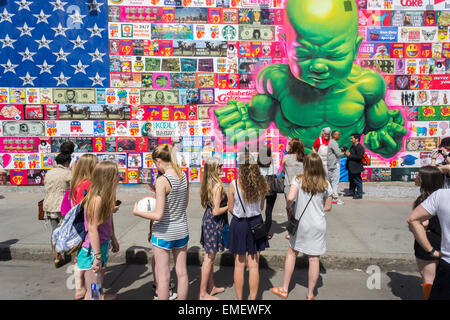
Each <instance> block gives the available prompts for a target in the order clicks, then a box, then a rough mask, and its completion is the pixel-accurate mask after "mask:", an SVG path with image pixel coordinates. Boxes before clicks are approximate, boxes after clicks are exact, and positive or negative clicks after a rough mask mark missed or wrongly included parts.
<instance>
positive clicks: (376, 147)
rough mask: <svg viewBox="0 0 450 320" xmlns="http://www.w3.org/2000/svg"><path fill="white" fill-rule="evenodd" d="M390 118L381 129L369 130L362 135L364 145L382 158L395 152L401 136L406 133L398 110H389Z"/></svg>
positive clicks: (391, 155)
mask: <svg viewBox="0 0 450 320" xmlns="http://www.w3.org/2000/svg"><path fill="white" fill-rule="evenodd" d="M389 116H390V120H389V122H388V123H387V124H386V125H385V126H384V127H383V128H381V129H378V130H376V131H370V132H369V133H367V134H366V135H365V137H364V146H365V147H366V148H367V149H369V150H371V151H373V152H374V153H378V154H379V155H381V156H383V157H384V158H390V157H393V156H395V155H396V154H397V152H399V151H400V149H401V147H402V140H403V137H404V136H405V135H406V134H407V133H408V131H407V130H406V128H405V127H404V124H405V120H404V119H403V117H402V114H401V113H400V110H397V109H396V110H389Z"/></svg>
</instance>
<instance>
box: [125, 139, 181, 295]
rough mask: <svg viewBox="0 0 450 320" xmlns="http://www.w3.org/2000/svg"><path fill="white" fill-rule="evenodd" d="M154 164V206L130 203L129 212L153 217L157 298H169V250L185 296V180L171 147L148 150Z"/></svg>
mask: <svg viewBox="0 0 450 320" xmlns="http://www.w3.org/2000/svg"><path fill="white" fill-rule="evenodd" d="M152 157H153V161H154V164H155V165H156V168H157V169H158V171H159V172H161V173H162V175H161V176H160V177H158V178H157V180H156V183H155V188H156V207H155V210H154V211H152V212H141V211H139V210H138V209H137V203H136V204H135V206H134V210H133V214H134V215H136V216H139V217H142V218H145V219H150V220H154V221H155V222H154V224H153V230H152V231H153V232H152V246H153V249H152V250H153V254H154V257H155V272H154V277H155V285H156V292H157V295H158V300H168V299H169V283H170V268H169V267H170V253H172V254H173V258H174V263H175V271H176V274H177V279H178V288H177V295H178V299H179V300H186V299H187V296H188V289H189V279H188V273H187V261H186V260H187V244H188V241H189V230H188V224H187V215H186V208H187V205H188V202H189V183H188V179H187V176H186V174H183V172H182V171H181V169H180V167H179V166H178V164H177V159H176V158H175V157H174V155H173V147H172V146H170V145H159V146H158V147H156V149H155V150H154V151H153V153H152Z"/></svg>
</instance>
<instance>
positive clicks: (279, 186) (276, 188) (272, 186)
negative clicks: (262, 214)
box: [266, 160, 284, 194]
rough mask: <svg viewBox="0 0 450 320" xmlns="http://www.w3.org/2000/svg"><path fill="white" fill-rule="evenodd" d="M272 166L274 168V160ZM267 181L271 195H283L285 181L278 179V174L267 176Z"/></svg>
mask: <svg viewBox="0 0 450 320" xmlns="http://www.w3.org/2000/svg"><path fill="white" fill-rule="evenodd" d="M271 165H272V166H273V160H272V163H271ZM266 181H267V183H268V184H269V193H270V194H274V193H283V192H284V179H283V178H281V177H278V176H277V175H276V174H270V175H267V176H266Z"/></svg>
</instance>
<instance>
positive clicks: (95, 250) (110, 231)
mask: <svg viewBox="0 0 450 320" xmlns="http://www.w3.org/2000/svg"><path fill="white" fill-rule="evenodd" d="M118 183H119V170H118V168H117V164H116V163H114V162H111V161H103V162H100V163H99V164H97V165H96V166H95V169H94V171H93V173H92V180H91V185H90V188H89V191H88V193H87V195H86V196H85V197H84V199H83V200H82V202H81V203H82V204H83V205H84V208H85V211H84V214H85V228H86V229H87V231H88V233H87V235H86V239H85V241H84V242H83V245H82V247H81V249H80V251H79V252H78V257H77V266H78V269H80V270H85V271H86V273H85V281H86V288H88V289H90V288H91V284H92V283H98V282H97V281H100V283H99V284H100V285H102V283H103V277H104V271H105V268H106V263H107V262H108V249H109V244H110V243H111V244H112V251H113V252H118V251H119V243H118V241H117V238H116V236H115V234H114V222H113V213H114V211H115V209H116V206H115V203H116V189H117V185H118ZM99 273H100V274H99ZM96 279H97V280H96ZM102 298H104V295H103V294H102ZM85 299H86V300H90V299H91V290H86V296H85Z"/></svg>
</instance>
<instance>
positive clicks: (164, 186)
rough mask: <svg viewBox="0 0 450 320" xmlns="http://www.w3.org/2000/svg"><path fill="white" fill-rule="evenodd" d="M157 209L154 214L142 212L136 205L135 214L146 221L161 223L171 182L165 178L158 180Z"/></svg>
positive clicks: (156, 186)
mask: <svg viewBox="0 0 450 320" xmlns="http://www.w3.org/2000/svg"><path fill="white" fill-rule="evenodd" d="M155 189H156V190H155V191H156V207H155V210H153V211H152V212H142V211H139V210H137V203H135V204H134V210H133V214H134V215H135V216H138V217H142V218H144V219H149V220H156V221H160V220H161V219H162V218H163V216H164V209H165V206H166V196H167V193H168V192H169V191H170V186H169V182H168V181H167V179H166V178H165V177H163V176H161V177H159V178H158V179H157V180H156V184H155Z"/></svg>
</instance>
